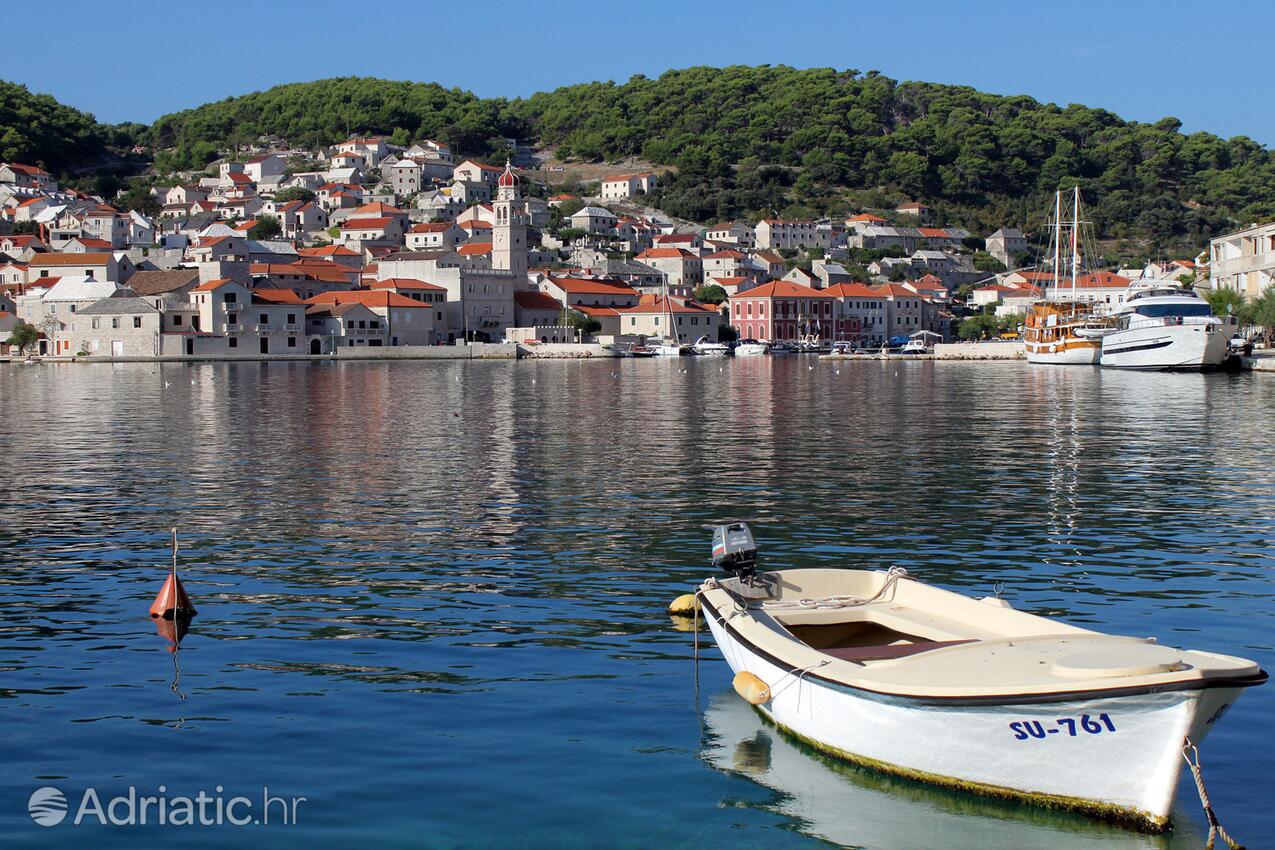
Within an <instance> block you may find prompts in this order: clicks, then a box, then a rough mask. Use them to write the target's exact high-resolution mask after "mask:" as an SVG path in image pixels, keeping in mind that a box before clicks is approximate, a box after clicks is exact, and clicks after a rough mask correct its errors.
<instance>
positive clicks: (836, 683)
mask: <svg viewBox="0 0 1275 850" xmlns="http://www.w3.org/2000/svg"><path fill="white" fill-rule="evenodd" d="M722 592H726V591H722ZM698 595H699V598H700V603H701V607H702V608H703V610H704V611H705V613H707V614H708V615H709V616H711V617H712V618H713V619H714V620H715V621H716V622H717V623H718V624H719V625H720V626H721V627H722V628H723V629H725V630H726V631H727V632H728V633H729V634H730V636H731V637H732V638H733V639H734V640H736V641H738V642H739V643H740V644H741V645H743V646H744V647H745V648H746V649H748V650H749V651H750V652H752V653H754V654H756V655H758V656H760V657H762V658H763V659H765V660H766V661H768V662H769V663H771V664H773V665H775V666H776V667H779V668H780V669H782V670H783V671H784V672H785V673H786V674H790V675H797V674H800V675H801V678H803V679H805V680H807V681H809V680H812V679H813V680H816V681H819V682H822V683H824V684H827V685H831V686H832V687H833V688H834V689H837V690H850V691H853V692H855V693H856V694H858V695H865V694H866V695H872V696H870V697H867V698H869V699H872V698H876V699H880V698H886V699H888V700H899V701H903V702H910V703H915V704H918V705H929V706H951V707H958V706H977V705H1006V706H1010V705H1036V704H1042V703H1059V702H1075V701H1077V700H1084V699H1107V698H1117V697H1127V696H1142V695H1146V694H1161V693H1172V692H1177V691H1203V690H1208V689H1210V688H1251V687H1256V686H1258V685H1262V684H1264V683H1265V682H1266V681H1267V680H1268V679H1269V678H1270V676H1269V675H1268V674H1267V672H1266V671H1265V670H1263V669H1261V668H1260V667H1259V668H1258V670H1257V672H1256V673H1254V674H1249V675H1245V676H1233V677H1228V676H1225V675H1220V676H1212V677H1208V678H1199V679H1180V680H1178V681H1172V682H1157V683H1152V684H1146V685H1125V686H1117V687H1110V688H1085V689H1082V690H1068V691H1048V692H1043V693H1021V692H1010V693H1004V694H985V695H979V696H972V695H962V696H946V695H943V694H908V693H899V692H897V691H885V690H878V689H876V688H870V687H867V686H865V685H862V684H854V683H852V682H847V681H843V680H841V679H836V678H831V677H829V676H827V675H825V674H821V673H819V672H817V671H815V670H810V669H808V668H802V667H797V666H795V665H793V664H792V662H790V661H788V660H787V659H784V658H780V657H779V656H777V655H775V654H774V653H773V652H770V651H768V650H766V649H763V648H762V647H760V646H758V645H757V644H756V643H754V642H753V641H751V640H749V639H748V638H747V637H746V636H744V635H743V634H741V633H740V631H739V629H737V628H735V627H734V626H732V625H731V624H730V623H728V622H727V618H725V617H723V616H722V614H721V612H720V611H719V610H718V609H717V607H716V606H715V605H714V604H713V603H712V602H711V601H710V600H709V599H708V592H705V591H700V592H699V593H698ZM781 637H782V636H781ZM792 640H793V642H794V643H798V644H800V645H801V646H806V645H805V644H801V643H800V642H799V641H796V640H795V639H792ZM808 648H809V649H811V650H813V651H814V652H819V650H818V649H815V648H814V647H808ZM825 654H826V653H825ZM828 658H830V659H834V656H828ZM834 660H835V659H834ZM845 663H847V664H856V663H859V664H860V666H863V665H862V663H860V662H853V661H848V662H845Z"/></svg>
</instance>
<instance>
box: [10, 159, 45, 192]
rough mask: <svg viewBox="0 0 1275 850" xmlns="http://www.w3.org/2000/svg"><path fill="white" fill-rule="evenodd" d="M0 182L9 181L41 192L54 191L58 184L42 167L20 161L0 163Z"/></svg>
mask: <svg viewBox="0 0 1275 850" xmlns="http://www.w3.org/2000/svg"><path fill="white" fill-rule="evenodd" d="M0 183H9V184H12V185H14V186H22V187H26V188H31V189H39V190H40V191H42V192H56V191H57V190H58V184H57V182H56V181H54V179H53V178H52V177H51V176H49V173H48V172H47V171H45V170H44V169H43V168H39V167H37V166H34V165H26V164H25V163H21V162H3V163H0Z"/></svg>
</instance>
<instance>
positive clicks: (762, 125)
mask: <svg viewBox="0 0 1275 850" xmlns="http://www.w3.org/2000/svg"><path fill="white" fill-rule="evenodd" d="M15 88H20V87H15ZM4 91H6V92H7V91H8V90H7V89H5V90H4ZM22 91H23V92H25V90H24V89H23V90H22ZM28 97H35V96H30V95H29V94H28ZM35 99H36V100H37V101H39V103H40V104H41V109H42V110H43V113H44V121H43V123H42V124H40V125H39V126H41V127H43V128H44V129H43V130H42V131H41V132H40V133H36V134H32V133H28V134H26V135H22V134H21V131H22V125H21V123H20V122H17V121H14V120H11V119H8V118H6V117H5V115H4V114H3V113H0V140H3V139H8V138H9V136H10V134H11V133H15V132H17V133H19V136H18V141H20V142H21V144H19V145H11V146H10V148H6V147H4V146H3V145H2V144H0V158H3V157H4V156H11V157H13V158H17V159H23V158H25V159H27V160H32V159H34V160H37V161H43V162H45V163H46V164H48V165H50V166H51V167H52V168H53V169H56V168H58V167H59V166H58V165H57V164H56V163H58V162H72V161H74V160H75V158H76V157H77V156H81V155H82V151H81V150H80V148H78V147H76V142H77V140H78V142H79V143H80V144H81V145H82V146H83V147H85V148H86V149H91V148H92V147H93V145H95V144H97V142H95V141H94V130H93V127H94V124H93V123H92V122H91V118H89V117H88V116H85V115H84V114H83V113H77V112H75V111H74V110H69V109H67V108H66V107H61V106H60V105H58V104H56V102H54V101H52V100H51V99H47V102H46V99H42V98H35ZM3 102H4V101H0V103H3ZM60 110H66V114H65V115H63V113H62V112H61V111H60ZM86 119H87V120H88V122H89V123H85V122H86ZM106 130H107V131H108V132H109V131H112V130H115V131H116V135H117V136H121V137H124V138H127V137H128V136H129V135H130V132H131V129H129V131H128V132H124V131H120V130H118V129H117V128H106ZM97 132H98V133H99V134H100V133H101V132H102V130H98V131H97ZM371 133H377V134H386V135H389V136H390V137H391V138H392V139H393V140H394V141H395V142H402V143H407V142H409V141H412V140H415V139H419V138H434V139H438V140H440V141H444V142H447V143H449V144H450V145H451V146H452V148H453V149H454V150H455V151H456V152H457V153H459V154H461V155H466V156H479V157H482V156H492V155H495V153H496V152H497V151H498V150H500V149H501V145H502V141H501V140H502V139H503V138H504V137H515V138H518V139H520V140H524V141H530V142H533V143H536V144H539V145H541V146H542V147H550V148H554V149H555V151H556V153H557V155H558V156H559V157H561V158H572V159H577V160H583V161H589V162H602V161H619V160H621V159H624V158H627V157H631V156H640V157H642V158H643V159H645V160H648V161H651V162H654V163H657V164H660V165H668V166H675V168H674V169H672V170H673V171H675V173H674V174H672V175H671V176H670V177H669V179H667V180H666V181H664V183H663V184H662V186H661V188H660V189H659V190H658V191H657V192H656V193H654V195H653V196H652V197H651V198H650V202H651V203H653V205H655V206H657V207H659V208H661V209H663V210H665V211H666V212H668V213H669V214H671V215H676V216H679V217H683V218H688V219H693V220H698V221H710V220H720V219H727V218H738V217H744V218H757V217H760V216H763V215H775V214H778V215H781V216H813V215H825V214H827V215H839V214H842V213H846V212H851V211H856V210H859V209H862V208H886V209H889V208H891V207H893V206H894V205H895V204H897V203H898V202H900V201H902V200H921V201H925V202H927V203H929V204H930V205H931V206H934V207H935V208H936V209H937V212H938V215H939V217H940V218H941V219H942V220H944V221H946V222H950V223H954V224H962V225H965V226H967V227H969V228H970V229H971V230H974V231H976V232H986V231H987V230H989V229H991V228H994V227H997V226H1000V225H1002V224H1009V225H1029V226H1033V225H1036V224H1039V222H1040V220H1041V217H1042V214H1043V212H1044V210H1045V209H1047V207H1048V206H1049V203H1050V199H1051V196H1052V193H1053V191H1054V190H1055V189H1056V188H1059V187H1067V188H1069V187H1071V186H1072V185H1074V184H1079V185H1080V186H1081V189H1082V191H1083V192H1084V194H1085V197H1086V199H1087V201H1088V203H1089V217H1090V218H1091V219H1092V221H1093V222H1094V225H1095V227H1096V230H1097V231H1098V233H1099V234H1100V235H1101V236H1104V237H1109V238H1128V239H1137V240H1139V241H1141V242H1144V243H1146V245H1147V247H1148V249H1149V250H1153V251H1154V250H1164V249H1169V248H1176V247H1181V248H1183V249H1186V248H1197V247H1198V246H1199V245H1201V244H1202V243H1203V242H1204V241H1205V240H1206V239H1207V238H1208V237H1210V236H1212V235H1214V234H1216V233H1218V232H1221V231H1223V230H1226V229H1228V228H1231V227H1233V226H1235V225H1237V224H1243V223H1247V222H1249V221H1254V220H1258V219H1263V218H1269V217H1271V216H1272V215H1275V159H1273V157H1272V151H1271V150H1270V149H1268V148H1266V147H1264V146H1263V145H1260V144H1258V143H1257V142H1254V141H1253V140H1251V139H1248V138H1245V137H1236V138H1232V139H1222V138H1219V137H1217V136H1214V135H1212V134H1209V133H1193V134H1189V135H1187V134H1183V133H1182V132H1180V123H1179V122H1178V121H1177V120H1176V119H1173V118H1165V119H1163V120H1161V121H1158V122H1156V123H1155V124H1141V123H1137V122H1130V121H1125V120H1123V119H1122V118H1120V117H1119V116H1118V115H1115V114H1113V113H1111V112H1109V111H1106V110H1102V109H1092V108H1089V107H1085V106H1079V105H1070V106H1067V107H1059V106H1056V105H1054V104H1042V103H1039V102H1038V101H1035V100H1033V99H1032V98H1029V97H1023V96H1002V95H992V94H986V93H982V92H979V91H976V90H974V89H971V88H967V87H960V86H947V85H939V84H935V83H900V82H897V81H895V80H892V79H890V78H888V77H885V76H882V75H880V74H877V73H875V72H868V73H860V72H857V71H852V70H847V71H837V70H834V69H828V68H815V69H809V70H797V69H794V68H789V67H785V66H775V67H772V66H758V67H749V66H734V67H729V68H703V67H701V68H688V69H685V70H676V71H669V72H668V73H665V74H663V75H662V76H660V77H659V78H658V79H648V78H646V77H642V76H637V77H634V78H632V79H630V80H629V81H628V82H626V83H618V84H617V83H614V82H605V83H601V82H597V83H584V84H580V85H573V86H567V87H564V88H560V89H557V90H555V91H551V92H543V93H538V94H535V95H532V96H531V97H529V98H526V99H518V100H503V99H484V98H479V97H477V96H476V95H474V94H472V93H470V92H466V91H462V90H459V89H447V88H444V87H442V86H439V85H437V84H434V83H415V82H395V81H388V80H378V79H372V78H363V77H344V78H337V79H331V80H319V81H316V82H309V83H296V84H289V85H282V86H276V87H274V88H271V89H269V90H267V91H263V92H256V93H252V94H248V95H244V96H242V97H235V98H229V99H227V100H223V101H219V102H216V103H210V104H206V105H204V106H200V107H197V108H194V109H188V110H185V111H182V112H178V113H174V114H171V115H166V116H164V117H162V118H160V119H159V120H157V121H156V122H155V123H154V125H152V126H151V127H150V128H149V131H147V132H146V133H145V134H144V137H145V138H146V139H147V140H148V141H149V142H150V143H151V144H152V145H154V146H155V147H156V149H157V150H159V151H160V153H158V154H157V157H156V165H157V166H158V167H159V168H160V170H165V171H166V170H171V169H175V168H198V167H202V166H203V165H204V164H206V163H207V162H209V161H211V160H212V159H215V158H216V157H217V156H218V155H220V153H221V152H222V151H225V150H229V149H233V148H235V147H236V146H242V145H246V144H248V143H250V142H253V141H255V140H256V139H257V137H259V136H261V135H267V134H268V135H275V136H281V137H283V138H286V139H288V140H289V141H290V142H292V143H293V144H297V145H305V146H312V145H316V144H331V143H334V142H337V141H339V140H341V139H343V138H346V137H348V136H349V135H350V134H371ZM44 144H47V145H48V148H47V151H46V152H44V153H40V152H39V151H38V150H37V151H36V153H31V152H30V151H32V150H33V148H32V147H31V145H44ZM23 145H25V147H24V146H23ZM10 149H16V150H18V151H19V152H20V155H19V154H12V153H8V154H6V153H5V151H7V150H10Z"/></svg>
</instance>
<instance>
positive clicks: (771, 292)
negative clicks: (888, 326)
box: [735, 280, 916, 298]
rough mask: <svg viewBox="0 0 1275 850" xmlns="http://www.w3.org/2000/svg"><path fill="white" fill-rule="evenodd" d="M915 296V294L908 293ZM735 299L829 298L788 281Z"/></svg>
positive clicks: (751, 291) (765, 286)
mask: <svg viewBox="0 0 1275 850" xmlns="http://www.w3.org/2000/svg"><path fill="white" fill-rule="evenodd" d="M910 294H912V295H915V294H916V293H914V292H913V293H910ZM735 297H736V298H831V297H832V296H831V295H829V294H828V293H827V292H822V291H820V290H818V289H811V288H810V287H809V286H802V285H801V284H800V283H793V282H792V281H790V280H772V281H770V282H769V283H763V284H762V285H761V286H755V287H753V288H752V289H750V290H748V291H747V292H741V293H740V294H739V295H736V296H735Z"/></svg>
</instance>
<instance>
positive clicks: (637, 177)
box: [601, 171, 659, 200]
mask: <svg viewBox="0 0 1275 850" xmlns="http://www.w3.org/2000/svg"><path fill="white" fill-rule="evenodd" d="M658 183H659V178H657V177H656V176H655V174H654V173H652V172H650V171H644V172H642V173H640V174H616V175H613V176H611V177H603V178H602V189H601V197H602V199H603V200H610V199H619V198H631V197H633V196H634V195H638V194H641V193H644V192H649V191H651V190H652V189H654V188H655V187H656V186H657V185H658Z"/></svg>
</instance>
